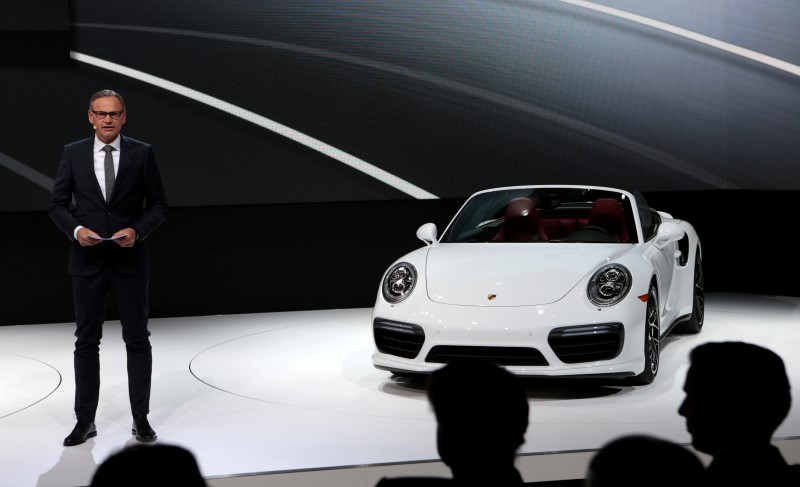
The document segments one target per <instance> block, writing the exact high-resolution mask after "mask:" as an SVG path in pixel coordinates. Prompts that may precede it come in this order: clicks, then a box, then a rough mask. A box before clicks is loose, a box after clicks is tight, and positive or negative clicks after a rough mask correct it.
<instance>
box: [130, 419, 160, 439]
mask: <svg viewBox="0 0 800 487" xmlns="http://www.w3.org/2000/svg"><path fill="white" fill-rule="evenodd" d="M131 434H134V435H136V439H137V440H139V441H141V442H144V443H150V442H151V441H156V438H158V437H157V436H156V432H155V431H153V428H151V427H150V423H149V422H148V421H147V416H144V415H143V416H134V418H133V426H131Z"/></svg>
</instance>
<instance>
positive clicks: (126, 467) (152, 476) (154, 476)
mask: <svg viewBox="0 0 800 487" xmlns="http://www.w3.org/2000/svg"><path fill="white" fill-rule="evenodd" d="M143 475H146V478H143ZM142 485H147V486H149V487H167V486H169V487H172V486H175V485H180V486H182V487H207V484H206V481H205V479H203V476H202V475H201V473H200V467H199V466H198V464H197V460H196V459H195V457H194V455H193V454H192V452H190V451H189V450H186V449H185V448H182V447H180V446H176V445H166V444H155V445H145V444H136V445H132V446H129V447H126V448H123V449H122V450H120V451H118V452H116V453H114V454H112V455H111V456H110V457H108V458H107V459H106V460H105V461H104V462H103V463H101V464H100V466H99V467H97V470H96V471H95V473H94V476H93V477H92V483H91V484H90V485H89V487H134V486H136V487H139V486H142Z"/></svg>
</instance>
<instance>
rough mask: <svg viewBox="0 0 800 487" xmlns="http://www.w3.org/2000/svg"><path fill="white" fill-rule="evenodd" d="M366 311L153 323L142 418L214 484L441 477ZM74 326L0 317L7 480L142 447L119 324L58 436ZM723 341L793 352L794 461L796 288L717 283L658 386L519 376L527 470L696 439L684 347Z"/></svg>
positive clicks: (797, 431)
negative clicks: (631, 438) (688, 409)
mask: <svg viewBox="0 0 800 487" xmlns="http://www.w3.org/2000/svg"><path fill="white" fill-rule="evenodd" d="M370 312H371V310H370V309H366V308H365V309H340V310H328V311H307V312H287V313H268V314H247V315H229V316H205V317H186V318H163V319H153V320H151V326H150V328H151V331H152V337H151V341H152V344H153V353H154V370H153V391H152V400H151V413H150V416H149V418H150V422H151V424H152V425H153V427H154V428H155V430H156V431H157V433H158V437H159V441H160V442H162V443H170V444H177V445H181V446H183V447H185V448H188V449H189V450H191V451H192V452H193V453H194V454H195V455H196V457H197V459H198V462H199V464H200V468H201V470H202V472H203V474H204V476H206V477H207V478H208V479H209V485H211V486H234V485H235V486H244V485H270V486H278V485H306V486H310V485H325V486H326V487H332V486H334V485H351V486H359V487H360V486H364V487H372V486H373V485H374V483H375V481H377V479H378V478H379V477H380V476H382V475H386V474H388V475H393V474H395V473H401V474H410V472H414V473H432V472H433V473H441V474H443V475H445V476H447V475H448V473H449V471H448V470H447V469H446V468H443V467H442V466H441V464H440V463H437V460H438V455H437V452H436V444H435V429H436V423H435V420H434V418H433V415H432V413H431V411H430V409H429V406H428V403H427V400H426V397H425V393H424V390H423V387H422V385H421V384H419V383H402V382H397V381H396V380H394V379H392V377H391V374H390V373H388V372H384V371H380V370H377V369H375V368H374V367H373V366H372V362H371V358H370V356H371V353H372V350H373V345H372V333H371V324H370ZM73 331H74V325H73V324H72V323H61V324H41V325H22V326H5V327H0V472H1V473H0V486H2V487H29V486H37V487H62V486H68V487H75V486H85V485H88V483H89V481H90V479H91V476H92V474H93V472H94V469H95V468H96V466H97V465H98V464H99V463H100V462H102V461H103V460H104V459H105V458H106V457H107V456H108V455H109V454H111V453H113V452H114V451H116V450H117V449H119V448H121V447H123V446H125V445H129V444H132V443H135V442H136V440H135V439H133V438H132V436H131V434H130V425H131V418H130V407H129V405H128V399H127V383H126V378H125V353H124V345H123V343H122V338H121V336H120V327H119V323H118V322H109V323H107V324H106V325H105V338H104V341H103V344H102V346H101V361H102V390H101V396H100V407H99V410H98V416H97V420H96V423H97V428H98V436H97V437H96V438H93V439H90V440H89V441H87V442H86V443H85V444H83V445H80V446H75V447H69V448H65V447H63V446H62V440H63V438H64V437H65V436H66V435H67V434H68V433H69V432H70V430H71V429H72V427H73V426H74V422H75V420H74V418H73V416H72V400H73V390H74V385H73V372H72V344H73V341H74V337H73ZM719 340H742V341H748V342H753V343H757V344H760V345H763V346H766V347H768V348H771V349H772V350H774V351H776V352H777V353H778V354H780V355H781V356H782V357H783V359H784V360H785V362H786V366H787V369H788V371H789V374H790V380H791V382H792V386H793V390H794V391H795V394H794V396H795V402H794V405H793V407H792V410H791V413H790V416H789V418H788V419H787V420H786V421H785V422H784V423H783V424H782V425H781V427H780V428H779V430H778V431H777V434H776V438H775V440H776V444H778V445H779V446H780V447H781V449H782V450H783V451H784V454H785V455H786V456H787V459H789V460H790V461H793V462H800V447H798V445H800V393H798V392H796V391H800V354H799V353H798V351H800V298H796V297H778V296H760V295H748V294H710V295H709V296H708V297H707V312H706V324H705V328H704V330H703V332H702V333H700V334H699V335H690V336H685V335H676V336H673V337H670V338H668V339H667V340H665V341H664V343H663V345H662V354H661V370H660V372H659V375H658V377H657V378H656V381H655V382H654V383H653V384H651V385H649V386H644V387H638V388H632V387H608V386H606V387H603V386H598V385H592V384H588V383H582V382H570V381H566V382H565V381H558V382H556V381H542V380H538V381H526V384H527V386H528V389H529V397H530V405H531V416H530V427H529V429H528V434H527V438H526V443H525V444H524V445H523V447H522V449H521V450H520V454H521V457H520V462H526V461H527V462H528V463H526V464H525V466H523V468H521V470H522V471H523V476H524V478H525V480H526V481H529V482H532V481H538V480H558V479H565V478H581V477H583V473H584V471H585V470H584V469H585V465H586V461H587V459H588V458H589V457H590V455H591V453H592V452H593V451H594V450H596V449H597V448H599V447H600V446H601V445H602V444H603V443H605V442H606V441H608V440H610V439H611V438H614V437H616V436H619V435H622V434H626V433H635V432H639V433H649V434H654V435H657V436H661V437H664V438H667V439H671V440H674V441H677V442H680V443H683V444H686V443H688V442H689V437H688V435H687V433H686V432H685V429H684V422H683V418H682V417H680V416H679V415H678V413H677V409H678V406H679V405H680V403H681V401H682V400H683V392H682V390H681V387H682V384H683V379H684V376H685V373H686V368H687V366H688V353H689V351H690V350H691V349H692V348H693V347H694V346H696V345H697V344H699V343H701V342H705V341H719ZM569 454H572V457H571V460H568V461H567V462H566V463H564V461H563V459H564V458H570V457H568V456H567V457H565V456H563V455H569ZM559 455H562V456H559ZM559 459H561V460H559ZM570 462H571V463H570ZM298 474H304V475H305V476H304V477H302V479H301V478H300V477H298V476H297V475H298ZM263 475H267V476H268V477H264V476H263Z"/></svg>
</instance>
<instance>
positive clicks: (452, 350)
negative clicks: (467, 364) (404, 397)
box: [425, 345, 548, 366]
mask: <svg viewBox="0 0 800 487" xmlns="http://www.w3.org/2000/svg"><path fill="white" fill-rule="evenodd" d="M460 357H471V358H481V359H484V360H489V361H491V362H494V363H496V364H497V365H522V366H525V365H528V366H533V365H539V366H542V365H548V363H547V359H545V358H544V356H543V355H542V353H541V352H539V351H538V350H536V349H535V348H529V347H473V346H455V345H437V346H435V347H433V348H431V351H430V352H428V356H427V357H425V361H426V362H432V363H436V364H446V363H448V362H450V361H451V360H453V359H456V358H460Z"/></svg>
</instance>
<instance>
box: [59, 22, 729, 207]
mask: <svg viewBox="0 0 800 487" xmlns="http://www.w3.org/2000/svg"><path fill="white" fill-rule="evenodd" d="M72 25H73V26H75V27H83V28H91V29H113V30H117V31H119V30H127V31H135V32H155V33H160V34H171V35H177V36H185V37H198V38H204V39H215V40H221V41H227V42H236V43H243V44H249V45H255V46H263V47H268V48H271V49H280V50H285V51H289V52H297V53H301V54H306V55H310V56H318V57H322V58H325V59H334V60H336V61H339V62H343V63H348V64H353V65H356V66H363V67H368V68H371V69H376V70H380V71H383V72H387V73H392V74H397V75H401V76H406V77H409V78H413V79H416V80H420V81H424V82H427V83H432V84H435V85H437V86H440V87H443V88H447V89H449V90H452V91H454V92H457V93H461V94H464V95H467V96H471V97H474V98H477V99H481V100H484V101H487V102H489V103H494V104H497V105H500V106H504V107H507V108H510V109H512V110H519V111H521V112H523V113H527V114H530V115H532V116H534V117H537V118H539V119H541V120H546V121H548V122H550V123H553V124H556V125H558V126H561V127H565V128H567V129H569V130H572V131H575V132H577V133H580V134H583V135H585V136H588V137H591V138H596V139H599V140H602V141H605V142H606V143H609V144H612V145H615V146H617V147H621V148H623V149H625V150H627V151H630V152H632V153H634V154H639V155H641V156H644V157H645V158H646V160H647V161H648V162H647V163H646V164H649V163H653V162H655V163H658V164H659V165H661V166H663V167H667V168H669V169H671V170H674V171H678V172H680V173H683V174H685V175H687V176H689V177H692V178H695V179H697V180H700V181H704V182H706V183H707V184H710V185H712V186H714V187H716V188H725V189H739V187H738V186H736V185H734V184H732V183H731V182H730V181H728V180H727V179H725V178H724V177H721V176H719V175H716V174H714V173H711V172H709V171H705V170H703V169H700V168H698V167H696V166H694V165H692V164H690V163H687V162H686V161H683V160H681V159H679V158H677V157H674V156H671V155H669V154H666V153H664V152H662V151H660V150H658V149H655V148H653V147H650V146H648V145H646V144H642V143H640V142H637V141H635V140H632V139H629V138H627V137H624V136H622V135H619V134H617V133H615V132H612V131H609V130H606V129H603V128H601V127H598V126H595V125H592V124H589V123H586V122H582V121H580V120H576V119H574V118H572V117H569V116H566V115H562V114H560V113H557V112H554V111H552V110H548V109H546V108H542V107H540V106H537V105H533V104H531V103H527V102H525V101H523V100H519V99H517V98H512V97H510V96H506V95H502V94H499V93H496V92H494V91H490V90H486V89H483V88H480V87H476V86H472V85H469V84H466V83H462V82H459V81H454V80H450V79H447V78H442V77H441V76H437V75H435V74H430V73H426V72H422V71H418V70H414V69H410V68H406V67H403V66H397V65H394V64H389V63H384V62H381V61H375V60H372V59H365V58H361V57H358V56H352V55H348V54H342V53H338V52H333V51H329V50H325V49H319V48H314V47H307V46H299V45H295V44H288V43H285V42H280V41H271V40H265V39H254V38H249V37H243V36H236V35H230V34H217V33H213V32H198V31H191V30H184V29H172V28H163V27H143V26H131V25H119V24H109V25H104V24H90V23H75V24H72ZM79 56H85V57H86V58H89V56H86V55H83V54H79ZM92 59H96V58H92ZM103 62H107V61H103ZM108 64H109V65H114V64H113V63H108ZM120 68H122V67H120ZM109 69H112V68H109ZM124 69H126V70H129V71H134V70H132V69H130V68H124ZM136 72H137V73H140V72H138V71H136ZM141 74H143V75H144V73H141ZM146 76H150V75H146ZM152 78H155V77H154V76H153V77H152ZM155 79H160V78H155ZM176 86H180V85H176ZM184 89H187V90H188V88H184ZM196 93H199V92H196ZM203 96H208V95H203ZM208 98H211V97H208ZM197 101H201V102H203V100H197ZM203 103H204V102H203ZM222 103H225V102H222ZM231 106H233V105H231ZM238 110H241V111H246V110H244V109H241V108H239V109H238ZM229 113H232V114H233V115H236V116H239V114H238V113H233V112H229ZM262 118H263V117H262ZM265 120H266V119H265ZM273 123H274V122H273ZM289 130H291V129H289ZM320 144H321V143H320ZM309 147H312V146H309ZM312 148H315V147H312ZM343 162H344V161H343ZM362 162H363V161H362ZM364 164H366V163H364ZM375 169H377V168H375ZM367 174H369V173H367ZM387 174H388V173H387ZM370 175H371V176H373V177H375V176H374V175H372V174H370ZM378 179H380V178H378ZM381 180H382V179H381ZM395 187H397V186H395ZM398 189H400V188H398ZM401 191H404V192H406V193H408V192H407V191H405V190H403V189H401ZM408 194H411V193H408ZM427 194H430V193H427ZM416 197H417V198H421V197H419V196H416ZM427 198H437V197H436V196H432V195H431V196H427Z"/></svg>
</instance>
